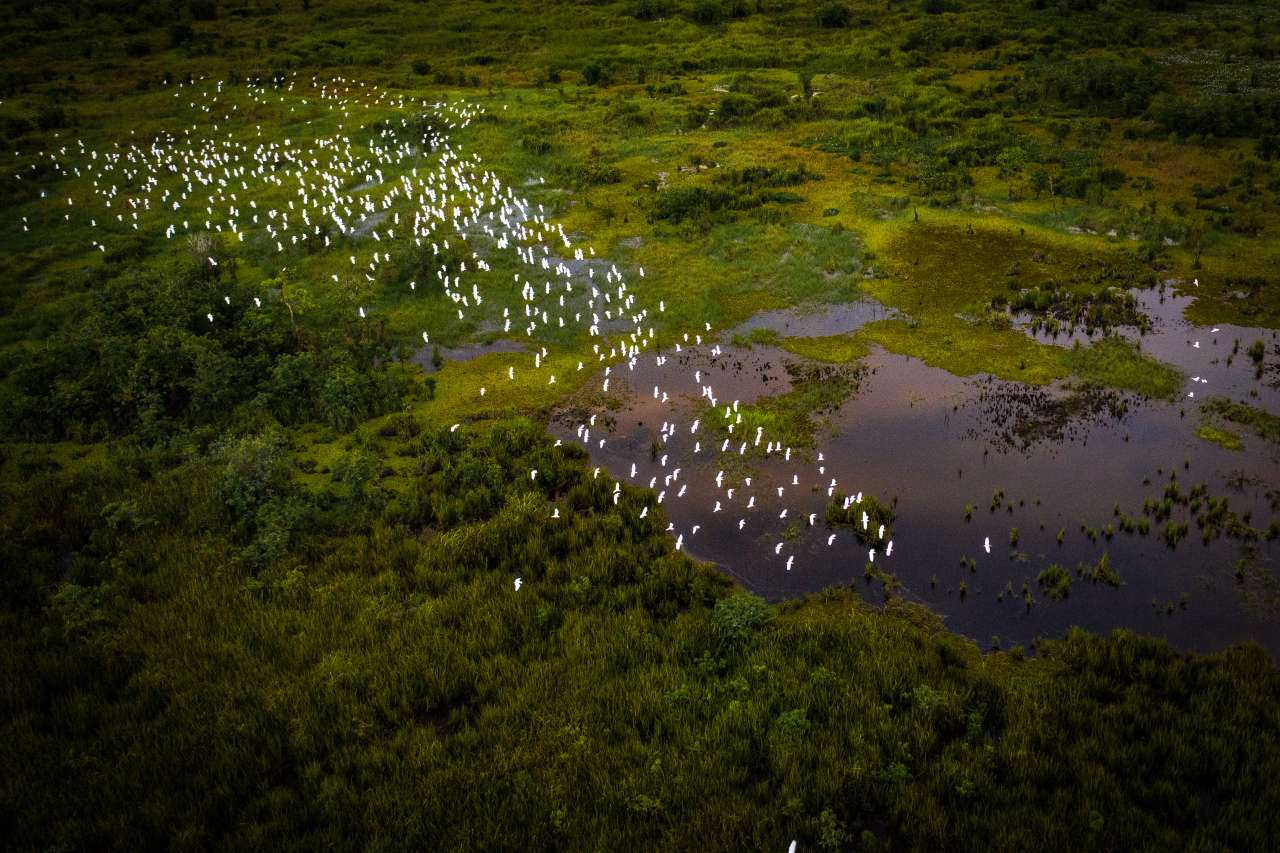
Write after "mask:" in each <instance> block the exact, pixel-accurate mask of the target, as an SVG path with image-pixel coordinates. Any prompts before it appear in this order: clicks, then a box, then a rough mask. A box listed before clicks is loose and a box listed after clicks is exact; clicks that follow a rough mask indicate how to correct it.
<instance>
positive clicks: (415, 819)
mask: <svg viewBox="0 0 1280 853" xmlns="http://www.w3.org/2000/svg"><path fill="white" fill-rule="evenodd" d="M408 432H412V430H409V431H408ZM406 435H407V433H406ZM386 441H388V442H391V444H388V445H387V446H386V447H384V448H383V449H382V452H388V451H390V450H391V447H392V446H393V445H395V446H400V445H403V446H404V447H406V448H408V449H411V450H412V452H413V455H414V457H415V458H416V460H417V461H418V464H417V466H416V468H415V470H413V471H409V472H406V473H404V474H396V475H394V476H393V477H391V478H387V477H385V476H384V477H378V476H375V478H374V479H373V480H372V481H370V482H369V483H368V484H367V485H366V486H365V488H364V489H363V490H361V491H360V492H359V493H355V492H351V491H348V490H345V489H343V490H335V489H334V488H333V487H326V488H323V489H320V490H311V489H309V488H305V487H299V486H296V485H290V484H289V482H288V480H287V478H286V477H285V476H283V475H287V473H288V472H287V466H288V464H289V462H290V460H291V459H292V454H291V453H290V452H289V450H288V448H287V446H286V445H284V444H280V443H270V442H267V443H258V442H250V443H248V444H240V445H237V446H235V447H233V448H231V449H230V450H229V455H228V456H224V457H222V458H223V460H224V461H222V462H220V463H211V462H210V461H209V460H207V459H203V458H198V459H192V460H190V461H187V462H185V463H181V464H179V465H177V466H176V467H170V468H169V469H168V470H165V471H163V472H162V473H159V474H158V475H155V476H151V477H148V478H146V479H143V478H142V477H141V476H140V475H139V473H136V472H135V473H129V472H128V471H126V470H124V469H121V468H119V467H116V466H113V465H110V464H106V465H101V464H99V465H93V466H81V467H79V468H77V469H73V470H68V471H61V472H52V473H47V474H44V475H41V476H38V477H34V478H30V479H29V480H28V481H27V483H26V484H25V485H22V486H17V485H13V486H11V487H10V500H8V501H6V503H5V505H4V508H3V510H0V512H3V516H2V520H3V523H4V524H5V526H6V527H5V529H6V530H10V531H13V533H12V535H10V536H7V537H6V538H5V540H4V543H3V546H0V547H3V548H4V549H5V552H4V553H5V556H6V560H7V561H8V562H10V564H12V565H20V566H22V567H23V572H22V573H9V574H7V575H6V578H5V584H6V593H7V594H6V600H7V601H10V602H13V603H14V604H11V606H10V607H9V608H6V609H5V611H4V614H3V619H2V620H0V641H2V642H3V649H4V654H3V655H2V656H0V667H2V668H3V674H4V683H5V685H6V690H5V691H4V693H3V696H2V697H0V705H2V707H3V711H4V713H3V721H4V722H3V723H2V724H0V735H3V737H4V739H5V743H6V749H5V751H4V754H3V755H4V757H3V758H0V766H2V767H3V768H4V770H5V773H6V778H8V779H10V780H11V782H13V783H17V782H20V783H21V784H20V785H17V784H10V785H9V786H7V787H6V788H5V789H4V792H3V796H2V797H0V802H3V804H4V806H5V808H6V811H7V813H8V814H9V815H10V822H9V831H8V834H7V838H8V843H9V844H10V845H12V846H15V847H17V848H27V847H43V846H46V845H47V844H48V843H49V841H50V839H51V838H56V839H57V840H58V841H59V842H60V843H62V844H65V845H68V846H80V845H82V844H91V845H92V846H98V847H102V846H106V847H131V846H146V847H150V846H156V845H161V846H162V845H165V844H169V843H172V842H174V841H175V840H177V841H183V842H185V840H192V839H194V840H199V841H200V842H201V843H207V844H210V845H214V846H220V847H240V846H258V845H259V844H261V843H265V842H271V843H275V844H282V843H284V844H287V843H298V844H302V845H304V846H315V845H322V844H327V843H333V844H335V845H338V846H342V845H343V844H344V840H345V839H349V838H352V837H356V836H361V835H366V834H368V833H371V832H375V831H381V832H392V833H394V834H395V836H396V838H397V839H398V840H400V841H402V842H403V843H405V844H407V845H409V846H418V845H419V843H422V844H430V845H441V846H444V847H454V846H465V845H468V844H475V845H479V846H483V847H501V846H505V845H507V844H508V843H518V844H520V845H522V846H528V845H533V846H537V847H542V846H557V847H558V846H570V847H578V846H584V845H586V846H593V845H603V846H615V845H616V846H624V847H627V848H651V847H655V846H663V845H666V844H673V845H675V846H677V847H681V848H683V847H687V846H692V845H697V846H701V847H704V848H711V849H729V848H734V849H736V848H738V847H739V846H740V845H741V841H742V838H743V837H744V836H748V835H749V836H752V837H755V838H757V839H758V840H759V842H760V844H761V845H762V846H764V847H767V848H771V849H772V848H785V846H786V844H787V843H788V842H789V840H790V839H792V838H797V839H800V841H801V843H802V844H806V845H817V844H818V843H819V842H820V841H821V840H822V839H823V838H830V837H833V836H834V835H837V834H838V835H841V836H842V837H843V836H849V837H857V838H861V839H864V840H867V839H870V838H871V837H873V836H874V837H875V839H876V844H877V845H884V844H890V845H893V846H898V845H903V844H907V845H914V844H921V845H924V846H927V847H930V848H947V849H988V847H989V845H990V844H992V843H994V844H996V845H997V846H1000V847H1002V848H1023V847H1029V846H1040V847H1043V846H1045V845H1046V844H1049V845H1051V846H1056V845H1061V846H1062V847H1064V848H1074V847H1077V846H1079V845H1085V844H1087V843H1089V840H1090V839H1097V838H1099V837H1101V838H1105V839H1106V840H1107V841H1108V842H1111V843H1114V844H1115V845H1117V846H1120V847H1134V846H1142V845H1143V844H1145V843H1148V842H1149V841H1151V840H1152V839H1156V840H1157V841H1158V842H1160V843H1162V844H1165V843H1167V844H1176V843H1179V842H1180V841H1183V840H1188V839H1190V840H1192V841H1195V842H1196V843H1200V844H1209V843H1211V842H1212V843H1225V842H1226V841H1230V842H1231V843H1232V844H1233V845H1238V846H1243V847H1250V848H1255V847H1260V846H1265V839H1266V838H1268V837H1269V833H1268V831H1267V830H1266V826H1267V821H1268V820H1269V819H1270V816H1272V815H1274V813H1275V805H1276V803H1277V801H1280V792H1277V791H1276V789H1275V783H1274V773H1273V772H1272V771H1273V769H1274V768H1273V767H1272V766H1271V764H1272V762H1271V757H1272V756H1274V755H1275V754H1276V749H1277V739H1280V718H1277V711H1276V709H1277V708H1278V707H1280V676H1278V675H1277V673H1276V670H1275V668H1274V666H1273V665H1272V663H1271V662H1270V661H1269V660H1268V659H1267V657H1266V655H1265V654H1264V653H1263V652H1262V651H1261V650H1260V649H1258V648H1256V647H1243V648H1237V649H1232V650H1229V651H1227V652H1223V653H1220V654H1217V655H1210V656H1188V655H1184V654H1180V653H1177V652H1175V651H1173V650H1172V649H1170V648H1169V647H1168V646H1167V645H1165V644H1164V643H1163V642H1161V641H1157V640H1149V639H1143V638H1139V637H1136V636H1134V635H1132V634H1129V633H1126V632H1116V633H1115V634H1113V635H1111V636H1109V637H1105V638H1104V637H1093V636H1090V635H1088V634H1085V633H1083V632H1080V631H1072V632H1070V633H1069V634H1068V635H1067V636H1065V637H1064V638H1062V639H1059V640H1048V641H1044V642H1042V643H1040V644H1039V645H1038V647H1037V652H1038V654H1037V656H1036V657H1035V658H1034V659H1024V658H1023V656H1022V654H1021V652H1020V650H1018V651H1015V652H1010V653H1004V652H990V653H987V654H983V653H981V652H980V651H979V650H978V648H977V647H976V646H975V644H974V643H972V642H970V641H967V640H963V639H961V638H959V637H956V636H955V635H953V634H950V633H948V632H947V631H946V630H945V629H944V628H943V626H942V624H941V621H940V620H939V619H938V618H937V617H935V616H933V615H932V614H930V613H929V612H928V611H926V610H924V609H922V608H920V607H918V606H915V605H911V604H907V603H904V602H903V601H901V600H900V599H898V598H896V597H891V598H890V600H889V602H888V604H887V605H886V606H885V608H884V610H883V611H874V610H872V609H870V608H869V607H867V606H866V605H865V604H864V603H863V602H862V601H860V599H859V598H858V596H857V595H856V594H854V593H852V592H850V591H848V590H844V589H839V588H836V589H832V590H830V591H829V592H827V593H824V594H822V595H817V596H812V597H809V598H807V599H805V600H803V601H795V602H790V603H787V604H785V605H782V606H778V607H770V606H768V605H766V604H765V603H764V602H762V601H760V600H758V599H754V598H752V597H750V596H747V595H745V594H744V593H742V592H740V591H736V590H734V589H733V587H732V585H731V584H730V583H729V582H728V581H727V580H725V579H724V578H723V577H722V576H721V575H719V574H718V573H717V572H715V571H714V570H713V569H711V568H709V567H705V566H700V565H697V564H695V563H693V562H691V561H690V560H688V559H687V558H686V557H684V556H683V555H681V554H678V553H675V552H673V551H672V550H671V544H670V542H669V540H668V539H667V538H666V537H665V536H663V535H662V529H663V526H664V523H665V522H664V520H663V518H662V513H661V509H660V508H659V507H657V506H655V505H653V503H652V496H651V495H648V494H645V493H643V492H639V491H636V490H632V489H630V488H626V487H624V489H623V498H622V501H621V502H620V505H619V506H618V507H615V506H614V505H613V503H612V500H611V491H612V489H611V486H610V485H609V484H608V483H607V482H606V481H604V480H594V479H593V478H592V477H591V475H590V469H589V467H588V465H587V462H586V459H585V455H584V454H583V453H582V451H580V450H577V449H574V448H568V447H562V448H553V447H552V446H551V441H550V439H549V438H547V437H546V436H545V434H544V432H543V430H542V427H541V426H540V425H538V424H536V423H533V422H530V421H505V422H493V423H490V424H489V425H488V426H487V427H486V428H485V429H483V430H479V429H473V428H471V427H466V428H463V429H462V430H460V431H459V432H458V433H450V432H449V431H447V430H441V431H438V432H437V431H432V430H425V431H422V432H421V433H419V434H418V435H417V436H416V437H413V438H387V439H386ZM369 446H371V447H372V446H374V445H369ZM157 453H158V452H156V451H152V452H141V453H138V454H136V455H135V456H134V457H133V459H134V462H135V464H138V465H155V463H156V462H157V461H158V459H157ZM254 460H257V461H256V462H255V461H254ZM280 463H284V464H285V466H286V470H284V471H283V472H282V471H280V470H278V466H279V464H280ZM530 467H537V468H538V469H539V471H540V472H541V473H542V476H540V477H539V478H538V480H537V481H536V482H531V481H530V480H529V478H528V477H527V475H526V472H527V470H528V469H529V468H530ZM374 470H375V472H376V468H375V469H374ZM390 479H398V480H403V481H404V485H403V486H402V487H399V488H397V489H394V490H393V489H391V483H390V482H389V480H390ZM229 502H236V504H237V505H239V506H241V507H242V510H241V511H233V509H232V507H231V505H230V504H229ZM104 505H105V506H106V507H108V511H106V512H103V511H102V507H103V506H104ZM645 505H648V506H649V507H650V513H649V516H648V518H647V519H645V520H640V519H639V510H640V508H641V507H642V506H645ZM553 506H558V507H560V508H561V512H562V517H561V518H560V519H559V520H557V521H555V522H552V521H550V520H549V516H550V511H551V508H552V507H553ZM37 507H43V510H41V513H42V514H43V516H44V517H49V518H57V519H59V520H60V523H59V524H57V525H56V526H55V525H50V526H33V525H30V524H22V525H20V526H16V527H15V526H13V523H14V522H15V521H16V520H18V519H24V520H25V519H29V518H31V517H32V514H33V513H34V512H35V511H36V508H37ZM244 509H248V510H252V511H251V512H250V513H249V515H248V516H245V515H244V513H243V510H244ZM237 517H238V518H240V519H242V520H243V519H246V518H247V519H249V520H248V521H247V523H246V524H244V526H241V524H238V523H237V522H236V519H237ZM282 537H283V539H281V538H282ZM282 542H283V544H285V545H287V547H286V548H284V549H281V548H280V547H278V546H279V545H280V544H281V543H282ZM65 549H71V550H73V551H74V552H75V553H76V555H77V556H76V557H75V558H74V559H73V560H72V563H71V572H70V575H69V576H68V577H66V578H62V577H60V576H61V574H62V572H63V569H62V568H61V567H60V566H61V559H60V558H59V556H58V554H59V552H62V551H64V550H65ZM272 553H275V554H276V556H275V557H274V558H272V557H270V556H269V555H270V554H272ZM136 566H145V567H146V571H143V572H139V571H137V570H136V569H135V568H134V567H136ZM1063 574H1065V572H1064V573H1063ZM517 576H519V577H521V578H522V579H523V582H524V583H523V586H522V588H521V589H520V590H519V591H518V592H517V591H515V590H514V589H513V580H514V578H515V577H517ZM1067 577H1068V581H1069V575H1068V576H1067ZM46 583H48V584H50V590H51V594H50V595H49V597H48V599H47V601H48V603H47V605H45V606H39V607H21V606H16V603H17V602H31V603H34V602H36V601H40V600H42V599H43V597H44V595H45V593H44V592H43V591H42V590H43V585H44V584H46ZM1224 696H1226V697H1229V699H1230V701H1225V702H1224V701H1223V699H1222V697H1224ZM1153 705H1154V706H1157V707H1159V709H1160V713H1159V714H1158V715H1153V714H1152V707H1153ZM1046 709H1048V710H1046ZM851 720H853V721H857V725H850V724H849V721H851ZM1047 721H1052V725H1053V726H1054V734H1053V735H1052V736H1046V728H1045V727H1046V725H1047V724H1048V722H1047ZM908 746H910V748H907V747H908ZM1206 755H1213V756H1216V757H1217V760H1216V761H1214V762H1211V763H1209V764H1207V765H1205V764H1203V763H1197V760H1196V759H1197V757H1200V758H1203V757H1204V756H1206ZM1029 763H1030V764H1031V765H1034V766H1035V767H1038V768H1040V770H1038V771H1037V772H1036V773H1027V772H1025V768H1026V767H1027V766H1028V765H1029ZM496 766H500V767H502V768H504V771H503V772H502V773H494V772H493V770H492V768H494V767H496ZM86 767H91V768H93V772H92V773H86V772H85V768H86ZM1019 768H1023V769H1022V770H1020V769H1019ZM1139 768H1141V770H1142V773H1141V774H1139V773H1138V772H1137V771H1138V769H1139ZM1045 774H1049V777H1050V778H1049V779H1046V777H1045ZM748 776H749V778H750V779H751V781H750V782H747V781H746V780H747V779H748ZM598 778H608V779H611V780H613V781H612V784H611V785H609V786H605V787H599V786H595V785H592V784H590V782H591V780H593V779H598ZM1152 786H1159V787H1161V788H1168V789H1170V790H1175V791H1176V790H1184V791H1188V792H1195V791H1199V792H1206V791H1212V792H1213V796H1214V797H1215V799H1216V801H1217V802H1219V803H1222V804H1224V811H1222V812H1219V813H1217V814H1216V816H1208V817H1205V816H1202V817H1201V818H1200V819H1199V820H1197V821H1195V822H1193V823H1192V824H1190V825H1189V826H1188V827H1181V828H1180V825H1179V823H1178V822H1179V820H1182V819H1184V818H1186V817H1188V816H1189V813H1188V812H1187V811H1186V809H1188V808H1191V806H1189V805H1187V804H1185V803H1183V802H1182V800H1180V799H1178V798H1174V799H1162V798H1157V799H1152V798H1151V796H1150V791H1151V789H1152ZM762 792H763V793H767V794H768V795H767V796H764V797H763V798H761V797H760V794H761V793H762ZM957 796H959V797H962V799H963V801H964V802H965V803H966V807H965V808H963V809H952V808H949V807H947V806H946V805H945V804H946V803H947V802H949V801H951V799H952V798H955V797H957ZM1046 798H1047V799H1048V800H1050V801H1052V803H1053V805H1052V806H1049V807H1046V806H1045V805H1044V801H1045V800H1046ZM498 801H500V802H501V803H502V804H503V805H502V807H501V808H494V806H493V804H494V803H495V802H498ZM142 804H145V806H144V805H142ZM1046 839H1053V840H1051V841H1048V842H1046Z"/></svg>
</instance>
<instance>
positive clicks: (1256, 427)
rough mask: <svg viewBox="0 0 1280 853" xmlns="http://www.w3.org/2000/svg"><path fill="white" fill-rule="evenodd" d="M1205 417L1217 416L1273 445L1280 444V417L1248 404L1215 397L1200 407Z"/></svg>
mask: <svg viewBox="0 0 1280 853" xmlns="http://www.w3.org/2000/svg"><path fill="white" fill-rule="evenodd" d="M1200 412H1201V413H1202V414H1204V415H1217V416H1218V417H1220V418H1223V419H1224V420H1228V421H1231V422H1232V423H1235V424H1240V425H1241V426H1245V427H1248V428H1249V429H1251V430H1253V431H1254V432H1255V433H1256V434H1257V435H1258V436H1259V437H1260V438H1264V439H1266V440H1267V441H1269V442H1271V443H1273V444H1280V416H1276V415H1273V414H1271V413H1270V412H1268V411H1265V410H1263V409H1259V408H1258V407H1257V406H1250V405H1249V404H1248V403H1236V402H1233V401H1231V400H1228V399H1227V398H1226V397H1214V398H1213V399H1212V400H1210V401H1208V402H1207V403H1204V404H1203V405H1202V406H1201V407H1200Z"/></svg>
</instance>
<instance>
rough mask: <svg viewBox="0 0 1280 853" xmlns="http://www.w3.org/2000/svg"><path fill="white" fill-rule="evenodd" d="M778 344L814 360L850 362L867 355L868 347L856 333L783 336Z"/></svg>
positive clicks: (791, 351) (788, 350) (839, 362)
mask: <svg viewBox="0 0 1280 853" xmlns="http://www.w3.org/2000/svg"><path fill="white" fill-rule="evenodd" d="M778 346H780V347H781V348H782V349H784V350H786V351H787V352H790V353H795V354H796V355H798V356H801V357H803V358H807V359H811V360H812V361H825V362H829V363H831V364H848V363H849V362H852V361H857V360H858V359H860V358H863V357H864V356H866V355H867V353H868V349H867V346H866V344H865V343H863V342H862V341H861V340H860V339H859V338H858V337H857V336H856V335H854V334H845V335H826V336H823V337H816V338H783V339H782V340H780V341H779V342H778Z"/></svg>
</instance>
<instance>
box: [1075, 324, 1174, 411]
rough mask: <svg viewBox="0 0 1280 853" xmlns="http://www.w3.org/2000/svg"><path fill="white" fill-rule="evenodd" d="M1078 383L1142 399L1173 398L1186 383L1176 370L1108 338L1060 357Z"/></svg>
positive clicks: (1130, 345) (1131, 346)
mask: <svg viewBox="0 0 1280 853" xmlns="http://www.w3.org/2000/svg"><path fill="white" fill-rule="evenodd" d="M1063 361H1064V362H1065V363H1066V365H1067V366H1068V367H1070V368H1071V371H1072V373H1073V374H1074V375H1075V376H1077V377H1078V378H1080V379H1081V380H1083V381H1085V382H1088V383H1092V384H1094V385H1102V386H1106V387H1108V388H1119V389H1122V390H1125V391H1134V392H1136V393H1138V394H1142V395H1143V396H1145V397H1158V398H1162V399H1169V398H1172V397H1173V396H1174V395H1175V394H1177V393H1178V390H1179V389H1180V388H1182V383H1183V381H1184V379H1185V377H1184V376H1183V374H1182V372H1181V371H1180V370H1178V369H1177V368H1174V367H1170V366H1169V365H1167V364H1164V363H1163V362H1160V361H1157V360H1156V359H1154V358H1151V357H1150V356H1148V355H1146V354H1144V353H1143V352H1142V350H1141V349H1140V348H1139V347H1138V346H1137V345H1136V344H1134V343H1132V342H1131V341H1127V340H1125V339H1124V338H1120V337H1116V336H1111V335H1109V336H1107V337H1105V338H1103V339H1101V340H1099V341H1097V342H1096V343H1093V344H1091V345H1090V346H1080V345H1078V344H1077V345H1076V346H1074V347H1072V348H1071V349H1070V350H1067V352H1066V353H1065V354H1064V356H1063Z"/></svg>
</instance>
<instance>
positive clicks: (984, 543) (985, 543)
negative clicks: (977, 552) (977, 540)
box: [982, 536, 991, 554]
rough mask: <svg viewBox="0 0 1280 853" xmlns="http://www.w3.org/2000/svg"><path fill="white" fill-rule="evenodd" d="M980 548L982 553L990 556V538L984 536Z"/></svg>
mask: <svg viewBox="0 0 1280 853" xmlns="http://www.w3.org/2000/svg"><path fill="white" fill-rule="evenodd" d="M982 548H983V550H984V551H986V552H987V553H988V554H990V553H991V537H990V536H986V537H984V538H983V540H982Z"/></svg>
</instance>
